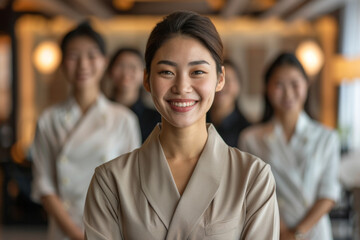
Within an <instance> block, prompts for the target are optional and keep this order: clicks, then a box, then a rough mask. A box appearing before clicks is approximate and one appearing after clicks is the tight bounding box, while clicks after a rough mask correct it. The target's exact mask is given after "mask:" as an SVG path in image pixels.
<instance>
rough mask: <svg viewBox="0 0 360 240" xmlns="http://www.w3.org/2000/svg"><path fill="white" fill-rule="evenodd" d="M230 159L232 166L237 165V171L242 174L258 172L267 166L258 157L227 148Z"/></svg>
mask: <svg viewBox="0 0 360 240" xmlns="http://www.w3.org/2000/svg"><path fill="white" fill-rule="evenodd" d="M229 149H230V159H231V161H232V163H231V164H232V165H233V166H236V165H238V167H237V169H238V170H240V171H243V172H249V171H250V172H254V171H255V172H259V171H262V169H264V168H267V167H268V164H267V163H265V162H264V161H263V160H261V159H260V158H259V157H257V156H255V155H252V154H250V153H247V152H243V151H241V150H240V149H238V148H233V147H229Z"/></svg>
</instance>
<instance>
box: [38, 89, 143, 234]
mask: <svg viewBox="0 0 360 240" xmlns="http://www.w3.org/2000/svg"><path fill="white" fill-rule="evenodd" d="M139 146H140V129H139V126H138V123H137V118H136V116H135V115H134V114H133V113H132V112H131V111H130V110H128V109H126V108H124V107H122V106H120V105H117V104H114V103H112V102H110V101H109V100H107V99H106V98H105V97H104V96H102V95H100V96H99V97H98V99H97V101H96V103H95V104H94V105H93V106H92V107H91V108H90V109H89V110H88V112H87V113H86V115H84V116H82V114H81V110H80V108H79V106H78V104H77V103H76V101H75V99H74V98H69V99H67V100H66V101H65V102H63V103H61V104H58V105H55V106H53V107H51V108H50V109H47V110H46V111H45V112H44V113H43V114H42V116H41V117H40V119H39V121H38V124H37V131H36V136H35V139H34V143H33V145H32V147H31V154H32V157H33V161H34V164H33V176H34V179H33V182H32V197H33V199H34V200H35V201H37V202H39V201H40V198H41V197H42V196H45V195H49V194H57V195H58V196H59V197H60V198H61V200H62V202H63V204H64V207H65V209H66V210H67V211H68V213H69V214H70V216H71V218H72V220H73V221H74V222H75V223H76V224H77V225H79V227H81V228H82V227H83V223H82V216H83V210H84V204H85V197H86V192H87V188H88V186H89V183H90V180H91V177H92V175H93V173H94V169H95V168H96V167H97V166H99V165H100V164H102V163H104V162H106V161H108V160H111V159H113V158H115V157H117V156H119V155H121V154H123V153H126V152H129V151H132V150H134V149H135V148H137V147H139ZM48 239H51V240H60V239H61V240H63V239H68V238H66V236H65V235H64V233H63V232H62V231H61V229H60V227H59V226H58V225H57V224H56V221H55V220H54V219H53V218H51V217H50V224H49V231H48Z"/></svg>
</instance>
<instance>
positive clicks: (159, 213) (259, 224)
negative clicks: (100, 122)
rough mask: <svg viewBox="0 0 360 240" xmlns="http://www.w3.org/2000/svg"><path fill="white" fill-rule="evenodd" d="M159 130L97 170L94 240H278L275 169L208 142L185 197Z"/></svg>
mask: <svg viewBox="0 0 360 240" xmlns="http://www.w3.org/2000/svg"><path fill="white" fill-rule="evenodd" d="M159 134H160V125H158V126H156V127H155V128H154V130H153V132H152V133H151V135H150V136H149V137H148V139H147V140H146V141H145V143H144V144H143V145H142V146H141V148H139V149H136V150H135V151H133V152H131V153H128V154H124V155H122V156H120V157H119V158H117V159H115V160H113V161H110V162H107V163H105V164H103V165H101V166H100V167H98V168H97V169H96V171H95V174H94V177H93V179H92V182H91V184H90V187H89V191H88V196H87V199H86V204H85V212H84V223H85V233H86V238H87V239H89V240H115V239H136V240H142V239H146V240H159V239H167V240H185V239H188V240H199V239H201V240H214V239H218V240H222V239H223V240H232V239H246V240H258V239H259V240H262V239H266V240H278V239H279V230H280V224H279V212H278V205H277V201H276V192H275V180H274V177H273V176H272V174H271V170H270V166H269V165H268V164H265V163H264V162H263V161H261V160H260V159H258V158H256V157H254V156H252V155H250V154H247V153H244V152H241V151H239V150H238V149H237V148H232V147H229V146H228V145H226V144H225V142H224V141H223V140H222V138H221V137H220V135H219V134H218V133H217V132H216V130H215V128H214V126H212V125H208V139H207V142H206V144H205V146H204V149H203V151H202V153H201V155H200V158H199V160H198V162H197V164H196V166H195V169H194V171H193V173H192V175H191V178H190V180H189V182H188V183H187V186H186V188H185V191H184V193H183V194H182V195H180V194H179V192H178V190H177V187H176V184H175V181H174V179H173V177H172V173H171V170H170V168H169V165H168V163H167V160H166V158H165V155H164V152H163V149H162V146H161V143H160V140H159Z"/></svg>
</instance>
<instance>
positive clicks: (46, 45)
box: [33, 41, 61, 74]
mask: <svg viewBox="0 0 360 240" xmlns="http://www.w3.org/2000/svg"><path fill="white" fill-rule="evenodd" d="M60 59H61V51H60V49H59V46H58V45H57V44H56V43H54V42H51V41H45V42H42V43H40V44H39V45H38V46H37V47H36V49H35V51H34V55H33V61H34V64H35V67H36V69H37V70H39V72H41V73H44V74H50V73H52V72H54V71H55V69H56V68H57V67H58V66H59V64H60Z"/></svg>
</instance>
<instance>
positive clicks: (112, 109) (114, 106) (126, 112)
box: [106, 99, 136, 118]
mask: <svg viewBox="0 0 360 240" xmlns="http://www.w3.org/2000/svg"><path fill="white" fill-rule="evenodd" d="M106 103H107V107H108V110H109V114H111V115H112V116H114V117H124V116H126V117H130V118H136V115H135V114H134V113H133V111H131V110H130V109H129V108H127V107H125V106H123V105H121V104H119V103H116V102H112V101H110V100H108V99H107V100H106Z"/></svg>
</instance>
